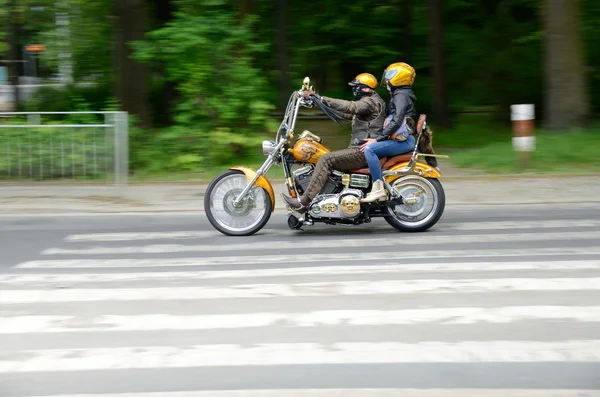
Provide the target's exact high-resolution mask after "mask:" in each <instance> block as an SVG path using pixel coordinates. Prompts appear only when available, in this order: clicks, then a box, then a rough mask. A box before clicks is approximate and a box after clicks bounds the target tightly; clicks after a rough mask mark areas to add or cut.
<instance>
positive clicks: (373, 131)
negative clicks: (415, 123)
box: [321, 92, 385, 148]
mask: <svg viewBox="0 0 600 397" xmlns="http://www.w3.org/2000/svg"><path fill="white" fill-rule="evenodd" d="M321 100H322V101H323V103H325V105H327V106H329V107H331V108H332V109H335V110H337V111H339V112H341V113H342V117H343V118H345V119H347V120H352V138H351V140H350V144H349V145H348V147H349V148H352V147H360V146H361V145H362V144H363V141H364V140H365V139H367V138H377V137H379V136H380V135H381V132H382V131H383V121H384V120H385V101H384V100H383V98H381V96H380V95H379V94H378V93H376V92H373V94H372V95H368V96H367V95H365V96H363V97H362V98H360V99H359V100H357V101H345V100H343V99H334V98H329V97H325V96H322V97H321Z"/></svg>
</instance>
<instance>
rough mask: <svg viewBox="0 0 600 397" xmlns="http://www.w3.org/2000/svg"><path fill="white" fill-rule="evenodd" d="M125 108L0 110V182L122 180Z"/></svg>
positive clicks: (126, 166)
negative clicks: (117, 110) (110, 109)
mask: <svg viewBox="0 0 600 397" xmlns="http://www.w3.org/2000/svg"><path fill="white" fill-rule="evenodd" d="M128 174H129V128H128V115H127V113H126V112H0V184H4V185H6V184H25V183H35V184H40V183H101V184H114V185H126V184H127V177H128Z"/></svg>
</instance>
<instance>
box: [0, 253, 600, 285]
mask: <svg viewBox="0 0 600 397" xmlns="http://www.w3.org/2000/svg"><path fill="white" fill-rule="evenodd" d="M205 259H206V258H197V259H186V261H187V262H186V263H197V261H204V260H205ZM244 259H245V258H243V257H239V258H238V260H237V263H242V262H243V261H244ZM325 259H326V258H325ZM180 261H181V260H177V259H142V260H139V259H131V260H129V259H112V260H111V259H108V260H106V259H104V260H102V259H100V260H96V259H81V260H64V261H61V260H47V261H31V262H25V263H22V264H21V265H20V266H19V267H21V268H93V267H103V266H104V267H126V266H131V267H155V266H176V265H177V264H178V263H181V262H180ZM325 261H326V260H325ZM201 263H202V264H205V263H206V262H201ZM246 263H247V262H246ZM593 269H597V270H600V259H592V260H579V261H570V260H567V261H555V262H551V261H531V262H522V261H519V262H444V263H407V264H402V265H355V266H352V265H340V266H310V267H286V268H275V269H250V270H217V271H181V272H144V273H52V274H49V273H39V274H0V289H1V286H2V284H5V285H21V284H23V283H82V282H116V281H150V280H167V281H178V280H204V279H221V278H260V277H285V276H330V275H341V274H347V275H351V274H378V273H381V274H387V273H414V272H433V271H450V272H495V271H515V270H517V271H518V270H540V271H554V270H561V271H565V270H568V271H578V270H593Z"/></svg>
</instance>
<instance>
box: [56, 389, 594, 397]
mask: <svg viewBox="0 0 600 397" xmlns="http://www.w3.org/2000/svg"><path fill="white" fill-rule="evenodd" d="M457 396H460V397H508V396H510V397H600V390H583V389H581V390H578V389H566V390H565V389H477V388H474V389H450V388H449V389H268V390H199V391H175V392H164V391H161V392H150V393H116V394H115V393H111V394H69V395H60V396H47V397H457Z"/></svg>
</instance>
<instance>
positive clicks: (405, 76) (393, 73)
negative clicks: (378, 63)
mask: <svg viewBox="0 0 600 397" xmlns="http://www.w3.org/2000/svg"><path fill="white" fill-rule="evenodd" d="M416 75H417V73H416V72H415V69H414V68H413V67H412V66H410V65H409V64H407V63H404V62H396V63H392V64H391V65H390V66H388V67H387V68H386V69H385V70H384V71H383V76H381V86H382V87H385V86H386V85H387V83H390V85H392V86H394V87H399V86H401V85H412V84H413V82H414V81H415V77H416Z"/></svg>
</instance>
